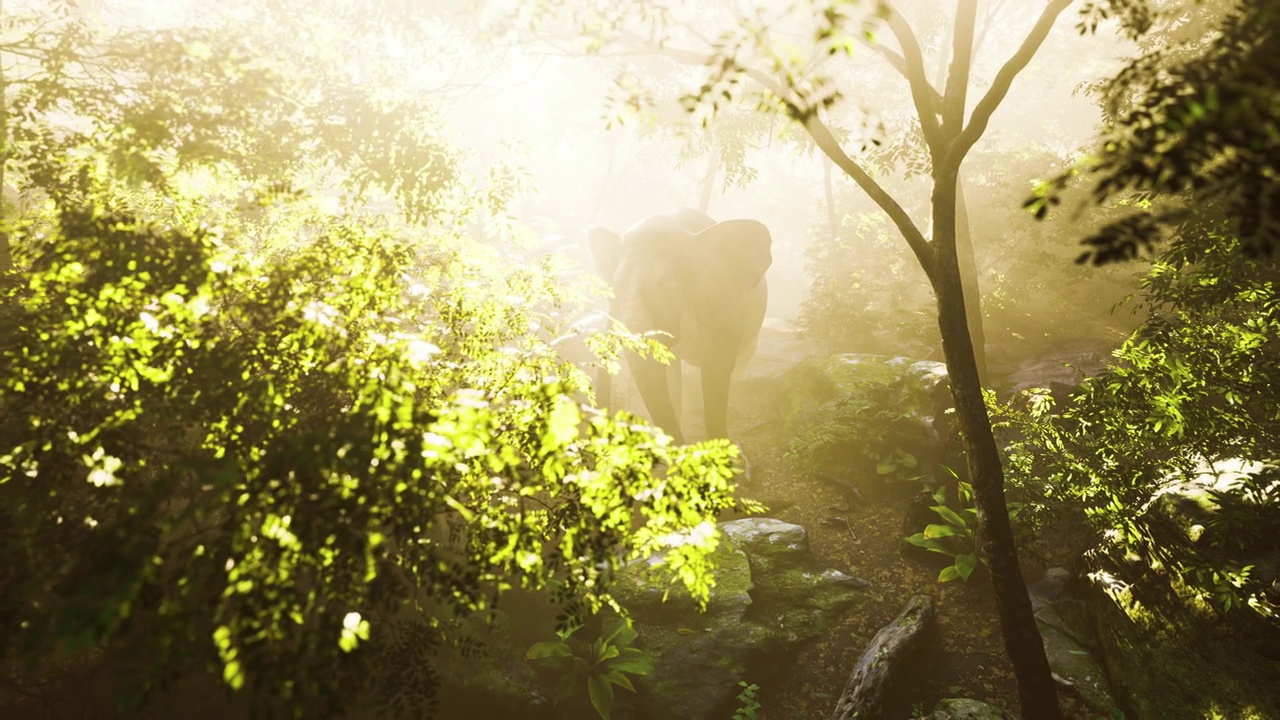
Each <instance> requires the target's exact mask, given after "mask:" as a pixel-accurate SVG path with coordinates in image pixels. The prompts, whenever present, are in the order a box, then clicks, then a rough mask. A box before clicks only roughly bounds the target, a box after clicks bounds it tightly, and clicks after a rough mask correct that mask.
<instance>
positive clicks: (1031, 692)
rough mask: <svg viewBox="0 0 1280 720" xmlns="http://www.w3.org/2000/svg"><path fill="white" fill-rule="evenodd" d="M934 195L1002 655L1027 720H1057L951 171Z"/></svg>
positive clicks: (965, 437) (955, 388)
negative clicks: (1010, 502) (993, 410)
mask: <svg viewBox="0 0 1280 720" xmlns="http://www.w3.org/2000/svg"><path fill="white" fill-rule="evenodd" d="M938 170H939V171H938V172H935V179H934V190H933V218H934V225H933V227H934V249H935V252H934V264H933V269H934V274H933V276H932V278H931V280H932V283H933V288H934V292H935V293H936V295H937V300H938V326H939V329H940V330H941V331H942V352H943V355H944V356H945V358H946V363H947V374H948V376H949V378H950V381H951V397H952V399H953V401H954V402H955V406H956V417H957V420H958V421H959V423H960V430H961V437H962V442H963V445H964V450H965V456H966V462H967V465H968V469H969V477H970V480H971V482H972V484H973V495H974V501H975V504H976V505H977V509H978V519H979V525H980V529H981V536H982V550H983V554H984V555H985V557H986V559H987V565H988V567H989V568H990V570H991V583H992V585H993V586H994V589H995V597H996V607H997V610H998V612H999V615H1000V630H1001V633H1002V635H1003V638H1004V646H1005V652H1007V653H1008V655H1009V660H1010V661H1011V662H1012V664H1013V672H1014V675H1015V676H1016V677H1017V680H1018V697H1019V701H1020V703H1021V706H1022V715H1023V717H1024V718H1025V719H1026V720H1058V718H1060V717H1061V714H1060V711H1059V709H1058V691H1057V687H1056V685H1055V684H1054V682H1053V676H1052V673H1051V671H1050V669H1049V661H1048V659H1047V658H1046V657H1045V653H1044V642H1043V640H1041V638H1040V632H1039V630H1038V629H1037V628H1036V621H1035V616H1034V615H1033V611H1032V609H1031V599H1030V598H1029V597H1028V595H1027V587H1026V583H1025V582H1024V581H1023V578H1022V570H1021V568H1020V567H1019V565H1018V553H1017V548H1016V547H1015V545H1014V541H1013V528H1012V526H1011V525H1010V524H1009V509H1008V506H1006V505H1005V499H1004V468H1003V466H1002V465H1001V462H1000V453H999V451H998V450H997V448H996V440H995V435H994V434H993V433H992V431H991V420H990V418H989V417H988V415H987V408H986V405H985V403H984V402H983V398H982V380H981V378H980V377H979V374H978V364H977V361H976V360H975V358H974V348H973V341H972V338H971V337H970V334H969V327H968V322H967V319H966V312H965V302H964V285H963V283H962V281H961V275H960V266H959V261H958V256H957V253H956V219H957V218H956V190H957V187H956V183H957V175H958V168H939V169H938Z"/></svg>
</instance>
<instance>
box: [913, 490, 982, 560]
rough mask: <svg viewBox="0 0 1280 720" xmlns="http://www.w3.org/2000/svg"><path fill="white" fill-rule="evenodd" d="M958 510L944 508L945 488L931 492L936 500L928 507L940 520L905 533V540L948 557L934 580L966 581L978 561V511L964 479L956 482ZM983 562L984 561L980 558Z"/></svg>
mask: <svg viewBox="0 0 1280 720" xmlns="http://www.w3.org/2000/svg"><path fill="white" fill-rule="evenodd" d="M956 487H957V488H958V495H959V501H960V510H959V511H956V510H952V509H951V508H949V507H947V505H946V504H945V502H946V488H939V489H938V490H937V491H935V492H934V494H933V499H934V500H935V501H936V502H937V503H938V504H937V505H933V506H931V507H930V509H931V510H933V511H934V512H935V513H937V514H938V517H940V518H941V519H942V521H943V522H942V523H930V524H928V525H926V526H925V528H924V530H922V531H920V532H918V533H916V534H914V535H911V536H908V537H907V538H906V541H907V542H909V543H911V544H912V545H915V546H916V547H922V548H924V549H926V550H928V551H930V552H936V553H941V554H943V555H947V556H950V557H951V558H952V559H953V560H952V563H951V564H950V565H948V566H946V567H944V568H943V569H942V572H940V573H939V574H938V582H950V581H951V580H956V579H960V580H964V581H968V580H969V576H970V575H972V574H973V571H974V569H975V568H977V567H978V562H979V561H980V560H981V557H980V554H979V548H978V535H977V528H978V510H977V508H975V507H974V506H973V488H972V487H971V486H970V485H969V483H967V482H958V483H957V485H956ZM984 562H985V561H984Z"/></svg>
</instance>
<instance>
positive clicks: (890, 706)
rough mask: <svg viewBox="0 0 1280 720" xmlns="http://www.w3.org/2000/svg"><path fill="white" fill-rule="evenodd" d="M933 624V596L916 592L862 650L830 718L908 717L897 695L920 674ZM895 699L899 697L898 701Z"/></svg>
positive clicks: (850, 719)
mask: <svg viewBox="0 0 1280 720" xmlns="http://www.w3.org/2000/svg"><path fill="white" fill-rule="evenodd" d="M933 627H934V610H933V599H932V598H930V597H929V596H928V595H916V596H915V597H913V598H911V600H910V601H908V602H907V605H906V607H904V608H903V609H902V612H900V613H898V617H896V618H894V620H893V622H891V623H889V624H888V625H885V626H884V627H882V628H880V632H878V633H876V636H875V637H874V638H872V639H871V643H870V644H868V645H867V649H866V650H865V651H863V653H862V657H861V658H859V659H858V664H857V665H855V666H854V668H853V672H851V673H850V674H849V680H848V682H847V683H846V684H845V686H844V692H843V693H841V694H840V700H839V701H838V702H837V703H836V709H835V712H833V713H832V714H831V720H855V718H856V720H880V719H881V718H886V719H888V718H899V717H905V716H904V715H903V711H904V710H905V709H906V708H905V707H897V706H898V705H904V704H905V703H904V702H902V701H901V699H900V698H898V697H897V696H898V694H899V693H900V692H901V691H902V689H903V686H904V685H907V684H908V683H909V681H910V680H911V679H914V678H916V677H918V673H919V667H920V661H921V660H922V658H923V656H924V654H925V652H924V651H926V650H927V649H928V648H927V646H928V637H929V635H930V634H931V633H932V631H933ZM895 700H899V701H898V702H895Z"/></svg>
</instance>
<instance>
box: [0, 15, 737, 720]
mask: <svg viewBox="0 0 1280 720" xmlns="http://www.w3.org/2000/svg"><path fill="white" fill-rule="evenodd" d="M64 19H65V20H66V22H65V23H64V24H62V25H51V26H50V27H51V28H53V29H54V30H57V31H58V33H59V34H57V35H56V36H50V37H51V39H50V41H49V42H50V44H49V47H50V48H52V50H50V52H49V54H47V55H46V59H45V60H42V61H41V62H43V63H45V64H44V65H41V66H40V67H41V68H42V69H41V70H39V71H38V72H35V73H34V74H32V75H31V76H30V78H29V83H28V84H27V86H25V87H24V88H23V89H22V91H21V92H20V93H19V94H18V96H16V99H15V100H14V104H13V105H12V111H13V114H12V115H11V116H9V118H8V121H9V123H10V124H9V125H8V127H7V129H8V131H9V132H10V133H11V135H10V141H9V144H8V148H9V149H10V152H9V153H8V154H7V155H6V163H7V164H6V170H8V171H9V173H10V174H9V175H8V176H7V177H8V178H9V179H12V180H13V181H14V182H15V184H17V185H18V186H19V187H20V188H21V189H22V190H24V191H25V192H27V194H28V196H29V197H32V198H34V199H35V202H34V203H33V205H34V211H33V212H28V213H26V214H24V215H21V216H16V217H15V216H10V215H8V213H6V218H5V220H6V225H7V227H8V228H9V229H10V230H11V233H10V234H9V239H11V240H12V242H13V251H14V252H13V256H14V260H15V274H14V275H13V277H14V278H15V279H17V280H18V281H19V282H17V283H16V285H14V286H12V287H7V288H6V289H5V290H4V295H3V297H2V298H0V520H3V522H4V524H5V527H6V528H8V530H7V532H8V535H7V540H6V543H5V549H4V554H3V558H2V559H0V609H2V610H3V614H4V616H5V617H6V618H7V619H8V620H9V621H10V622H7V623H6V624H5V627H4V628H3V629H2V630H0V653H3V655H4V657H5V658H6V660H7V661H8V660H12V661H23V662H26V663H29V664H30V665H31V666H33V667H35V668H36V672H37V673H39V672H40V671H41V669H42V668H45V667H48V664H49V663H53V662H61V661H64V660H68V659H70V660H71V661H75V662H82V663H85V664H92V663H94V662H99V661H101V662H110V663H115V664H116V666H117V667H119V668H123V669H124V671H123V672H122V673H121V674H120V680H119V683H120V686H121V687H122V688H123V689H124V692H125V694H132V695H133V697H132V698H130V704H132V705H135V706H136V705H138V704H141V703H142V702H145V700H146V697H147V695H148V693H150V692H152V691H155V690H158V689H163V688H164V687H166V686H167V685H169V684H170V683H172V682H174V681H176V680H178V679H180V678H182V677H184V676H186V675H187V674H189V673H199V672H210V673H212V674H213V675H214V676H216V677H219V678H222V679H223V680H224V681H225V683H226V684H227V686H228V687H229V688H231V689H233V690H243V691H246V692H251V693H252V699H253V700H254V701H255V703H257V704H259V705H260V709H261V710H263V711H265V712H281V711H283V712H292V713H294V714H303V715H313V714H334V713H338V712H340V711H344V710H349V709H352V708H354V707H355V706H356V705H358V704H360V703H363V702H365V701H366V700H369V698H367V697H364V695H368V694H369V693H373V694H376V695H381V696H382V700H383V701H384V702H383V705H384V708H385V711H386V712H387V713H388V714H391V715H399V716H402V715H406V714H407V715H414V714H420V713H421V712H422V711H423V709H424V707H426V705H427V704H428V703H429V698H430V696H431V694H432V693H433V692H434V689H435V678H434V675H433V674H432V672H431V662H432V657H431V652H430V651H431V649H432V648H434V647H439V646H441V643H442V641H444V640H447V639H448V637H449V634H450V633H451V632H453V630H452V625H451V623H450V620H451V618H452V617H453V616H454V615H459V614H460V615H468V614H473V613H478V612H481V611H484V610H487V609H490V608H492V607H493V605H494V603H495V601H496V598H497V596H499V595H500V594H501V593H502V592H504V591H505V590H507V589H510V588H513V587H523V588H528V589H538V588H543V587H546V586H547V585H548V584H549V583H550V582H552V581H556V582H557V583H558V584H559V587H561V588H562V596H563V597H564V598H573V599H575V600H576V601H577V602H578V603H580V604H581V606H582V607H583V608H585V609H587V610H589V609H593V608H598V607H600V606H601V605H604V604H607V603H609V602H610V598H609V595H608V589H609V584H610V581H611V579H612V575H613V572H614V570H615V568H616V567H618V565H619V564H620V563H622V562H626V561H628V560H631V559H634V558H637V557H642V556H648V555H651V554H653V553H655V552H657V551H658V550H667V552H666V554H665V555H664V557H665V558H667V559H668V560H667V561H666V564H665V565H664V566H663V568H665V571H666V572H668V573H670V576H671V579H672V582H678V583H681V584H682V585H684V586H685V587H687V588H688V589H689V590H690V592H691V593H692V594H693V595H694V597H696V598H699V599H700V600H702V601H704V602H705V600H706V598H707V596H708V593H709V590H710V587H711V582H712V579H711V575H710V571H711V566H710V560H709V555H710V553H711V551H712V550H714V547H715V544H716V539H717V538H716V531H715V525H714V520H715V516H716V514H717V513H718V512H719V511H720V510H721V509H725V508H729V507H731V506H733V505H734V501H733V500H732V494H733V486H732V484H731V482H730V479H731V477H732V475H733V472H734V470H733V462H734V457H735V452H736V451H735V450H734V449H733V447H732V446H731V445H729V444H728V443H727V442H713V443H704V444H701V445H693V446H682V447H676V446H673V445H671V444H670V441H669V439H667V438H666V437H665V436H662V435H661V434H660V433H657V432H656V431H654V430H652V429H650V428H648V427H646V426H644V425H643V424H641V423H639V422H637V421H636V420H635V419H634V418H630V417H627V416H618V417H609V416H606V415H604V414H602V413H600V412H598V411H596V410H595V409H593V408H591V407H588V406H585V405H583V404H581V402H580V399H581V398H582V397H583V395H584V394H585V391H586V389H587V388H586V378H585V376H584V375H583V374H582V372H581V371H580V370H578V369H576V368H573V367H572V366H570V365H568V364H567V363H565V362H564V361H563V360H561V359H560V358H559V357H558V356H557V355H556V353H555V349H554V347H552V346H551V345H550V344H549V343H548V341H547V339H546V335H545V334H544V333H543V332H542V331H543V329H544V328H547V327H548V326H549V325H551V324H552V323H551V320H550V313H551V312H552V309H553V308H557V307H559V306H562V305H565V304H567V303H571V302H572V297H571V295H572V293H571V292H567V291H565V290H564V289H563V288H562V287H561V284H560V282H559V281H558V279H557V278H556V277H555V275H554V270H555V268H554V265H553V264H552V263H543V262H525V261H524V259H523V258H520V259H517V258H516V257H515V255H516V253H514V252H512V247H511V244H510V243H500V242H498V241H495V242H493V243H489V244H484V243H479V242H476V241H475V240H474V239H473V238H472V237H471V235H470V234H469V232H468V229H469V228H470V227H473V226H478V225H484V226H485V227H489V228H494V227H497V228H503V227H508V225H506V224H504V223H503V222H502V221H503V220H504V219H509V218H508V217H507V215H506V214H505V205H506V203H507V202H509V201H510V200H511V199H512V198H513V197H514V196H515V195H516V194H518V193H519V192H520V180H519V174H518V173H515V172H513V171H511V170H510V169H503V168H498V169H495V170H494V171H493V172H492V173H490V174H488V175H487V176H486V177H485V178H483V179H481V180H474V179H472V178H469V177H464V176H462V175H461V174H460V172H459V171H457V167H456V165H455V164H454V161H455V160H456V159H457V157H458V156H459V154H460V153H459V151H457V150H456V149H453V148H451V147H450V146H449V145H448V143H447V142H445V141H444V140H443V139H442V138H441V136H440V135H439V133H438V132H435V131H436V130H438V120H437V118H436V117H435V116H434V115H433V113H432V112H430V110H429V108H427V107H425V106H424V105H422V104H421V101H414V100H412V99H406V98H405V97H404V96H402V95H397V94H395V93H389V94H379V92H378V91H377V88H375V87H373V86H372V85H370V86H369V87H364V88H362V89H361V90H359V91H350V90H349V88H350V87H351V83H350V82H349V81H344V82H340V83H339V82H335V76H333V75H332V74H329V73H330V72H331V71H334V69H335V67H341V60H342V58H341V57H340V53H335V52H333V48H328V47H326V48H324V50H323V52H319V53H318V55H320V56H323V57H324V59H325V64H323V65H320V64H317V65H315V66H314V67H307V68H305V69H300V68H298V67H295V66H290V65H288V64H287V63H284V62H283V60H282V58H281V57H280V56H277V55H271V54H269V53H267V54H264V53H266V48H270V47H271V44H270V43H269V42H264V41H263V40H264V37H266V36H268V35H269V34H268V33H267V30H268V29H270V28H271V27H273V26H272V25H271V23H267V22H264V23H262V24H261V25H258V26H254V27H253V28H252V31H246V35H244V36H233V35H228V34H226V33H225V32H224V33H222V34H219V33H216V32H213V31H209V33H208V34H207V35H205V34H202V33H204V32H205V31H203V30H202V31H191V33H192V34H180V35H179V34H174V35H167V34H166V35H162V36H160V37H156V36H147V35H145V34H142V33H141V31H139V32H138V33H133V32H129V33H121V34H119V35H118V36H116V37H114V38H108V39H107V40H104V39H102V38H99V37H97V36H93V35H91V34H89V33H87V31H86V30H85V29H84V28H83V27H82V26H79V25H77V24H76V23H75V22H74V20H73V16H72V15H67V16H66V17H65V18H64ZM277 30H278V28H277ZM259 31H261V32H262V33H264V35H263V36H259V35H257V34H255V33H257V32H259ZM42 37H43V36H42ZM151 41H154V42H151ZM104 43H105V44H104ZM202 43H203V44H202ZM237 43H239V44H237ZM104 48H105V49H104ZM277 49H278V48H277ZM54 50H57V51H58V52H59V53H62V54H61V55H58V54H56V53H54V52H53V51H54ZM99 50H102V52H101V53H99V52H98V51H99ZM5 51H6V52H7V50H5ZM134 51H136V52H134ZM330 55H332V56H333V57H329V56H330ZM72 56H74V57H76V58H80V59H81V60H83V62H84V63H90V62H98V63H101V64H100V65H96V66H94V67H95V68H96V69H97V70H101V71H102V72H101V73H99V72H97V70H94V71H93V72H90V71H87V70H86V71H84V72H82V71H81V66H80V65H77V66H76V68H74V69H73V70H67V69H66V68H67V67H68V62H69V60H68V57H72ZM210 57H216V58H219V60H218V61H217V62H207V61H208V60H209V58H210ZM84 67H88V65H85V66H84ZM64 70H65V72H64ZM300 70H305V72H300ZM321 70H323V71H324V72H321ZM344 72H345V70H344ZM312 75H314V79H315V83H316V84H310V83H311V81H310V80H307V78H308V77H311V76H312ZM99 76H102V77H110V78H114V79H115V80H117V81H119V82H121V83H126V84H125V85H122V86H120V87H118V88H117V87H115V86H112V87H109V88H104V87H101V86H96V85H94V84H93V83H92V82H89V81H87V80H84V78H90V77H99ZM133 80H136V81H137V82H138V83H139V85H128V84H127V83H128V81H133ZM144 86H145V87H146V88H148V89H149V90H148V91H147V92H142V91H140V90H139V88H141V87H144ZM343 87H346V88H348V91H349V92H350V93H351V94H342V92H341V91H342V88H343ZM117 90H118V92H117ZM150 90H154V92H151V91H150ZM366 91H367V92H366ZM335 92H337V93H338V94H339V95H340V96H341V99H342V102H339V103H336V104H332V103H330V101H331V100H333V99H334V98H335V97H337V96H335V94H334V93H335ZM286 97H288V98H291V99H290V100H288V101H287V102H286V101H283V100H282V98H286ZM297 98H303V99H305V100H306V101H305V102H301V104H298V103H296V102H294V99H297ZM396 98H399V100H397V99H396ZM311 101H314V102H311ZM335 107H336V108H339V109H340V110H341V111H342V113H341V114H339V113H338V112H337V111H335V110H334V108H335ZM67 118H71V120H70V121H68V119H67ZM356 118H360V119H361V121H362V122H367V123H368V124H369V125H368V126H367V127H365V128H364V129H365V130H367V131H368V132H367V133H366V132H364V131H361V130H360V129H359V128H357V127H354V126H351V125H348V124H347V123H348V122H349V121H351V122H354V119H356ZM330 122H332V124H333V125H335V126H340V127H335V126H331V125H330V124H329V123H330ZM375 131H376V132H375ZM330 181H331V182H332V183H333V186H334V187H341V188H346V189H347V190H348V191H349V192H350V193H351V194H350V195H348V197H346V198H344V199H335V198H332V197H327V196H316V195H311V194H309V193H305V192H301V191H298V190H295V187H297V186H301V185H305V184H317V185H319V186H323V185H325V183H328V182H330ZM378 193H382V195H379V194H378ZM246 195H247V196H248V200H247V201H246ZM45 198H47V199H48V200H47V202H46V201H45ZM362 198H363V199H367V200H370V201H374V200H384V199H386V198H390V199H391V200H392V201H393V203H392V205H391V206H390V208H387V207H385V206H384V207H383V208H382V209H381V210H380V211H379V213H378V216H377V217H371V213H370V212H368V209H367V208H366V207H365V206H363V205H361V204H360V203H359V202H358V201H359V200H360V199H362ZM426 219H430V220H432V223H431V224H430V226H429V227H430V229H429V230H428V229H424V228H425V227H426V226H424V224H423V222H422V221H424V220H426ZM673 545H674V546H675V547H671V546H673ZM668 548H670V549H668ZM402 633H403V634H402ZM406 638H409V639H408V640H407V639H406ZM392 667H394V668H395V669H396V670H395V672H390V671H388V668H392ZM371 678H373V680H372V681H371V680H370V679H371ZM392 678H394V679H395V680H396V682H394V683H393V682H392V681H391V679H392ZM352 688H365V689H367V690H368V692H366V693H360V692H353V691H352ZM404 688H408V689H409V690H408V691H407V692H402V690H403V689H404ZM393 695H394V697H391V696H393Z"/></svg>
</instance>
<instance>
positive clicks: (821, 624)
mask: <svg viewBox="0 0 1280 720" xmlns="http://www.w3.org/2000/svg"><path fill="white" fill-rule="evenodd" d="M721 531H722V533H723V537H722V542H721V544H720V546H719V547H718V548H717V550H716V555H715V562H716V585H715V588H714V589H713V590H712V593H711V599H710V601H709V602H708V604H707V609H706V612H699V611H698V609H697V607H696V605H695V603H694V602H693V600H692V599H691V598H690V597H688V595H687V594H685V593H684V592H683V591H682V590H678V589H673V588H671V587H670V586H669V585H667V584H666V583H663V582H659V581H657V580H656V579H655V577H654V576H651V574H650V573H648V572H647V568H648V567H649V565H651V564H652V563H637V564H634V565H632V566H629V567H628V568H627V569H626V570H625V571H624V572H623V573H622V574H621V575H620V576H619V578H618V582H617V584H616V585H615V588H614V595H615V597H617V598H618V601H619V602H620V603H621V604H622V605H623V606H624V607H625V608H626V609H627V611H628V612H629V613H631V616H632V617H633V618H634V620H635V627H636V629H637V630H638V631H639V633H640V641H639V645H640V646H641V647H643V648H644V649H645V650H646V651H647V652H648V653H649V654H650V655H651V656H652V657H653V660H654V668H655V669H654V674H653V676H652V678H650V682H649V691H648V692H645V693H642V694H641V695H640V696H639V697H638V698H637V707H636V708H635V716H636V717H652V718H682V719H683V718H706V717H718V716H721V715H724V716H727V715H729V714H731V713H732V710H733V704H734V697H735V695H736V694H737V693H738V691H739V688H738V681H739V680H744V679H748V680H750V681H751V682H757V683H759V682H762V681H764V680H767V679H768V678H769V677H771V676H772V675H774V674H776V673H778V672H780V671H781V670H783V669H785V668H786V667H787V664H788V663H787V658H789V657H795V656H796V655H797V654H798V652H799V650H800V649H801V647H802V645H803V644H804V643H806V642H808V641H810V640H812V639H814V638H817V637H819V636H820V635H822V634H823V633H825V632H827V631H828V630H829V629H830V628H831V627H832V626H833V625H834V624H835V623H836V622H837V621H838V620H839V619H840V618H841V617H842V616H843V615H844V613H846V612H848V610H849V609H850V608H851V607H852V606H853V605H855V604H856V603H857V602H858V600H859V599H860V597H861V592H860V590H862V589H864V588H865V587H867V583H866V582H865V581H862V580H859V579H857V578H853V577H850V576H848V575H845V574H844V573H842V572H840V571H838V570H835V569H833V568H829V567H825V566H823V565H822V564H821V563H820V562H819V561H818V560H817V559H816V558H814V556H813V555H812V554H810V553H809V547H808V537H807V534H806V532H805V530H804V528H802V527H800V526H799V525H793V524H790V523H785V522H782V521H780V520H774V519H771V518H748V519H745V520H736V521H734V522H730V523H724V524H722V525H721ZM668 591H670V594H669V597H667V598H666V601H665V602H664V599H663V598H664V596H666V595H668Z"/></svg>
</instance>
